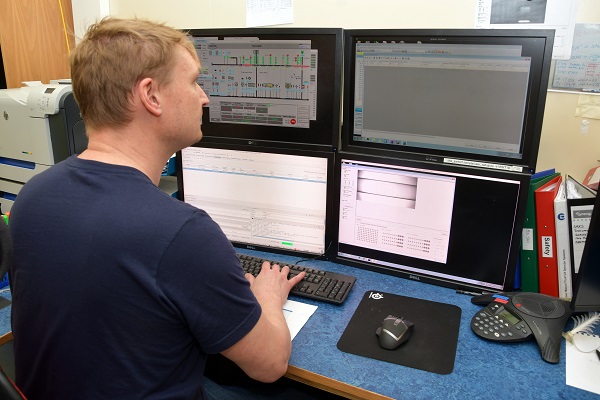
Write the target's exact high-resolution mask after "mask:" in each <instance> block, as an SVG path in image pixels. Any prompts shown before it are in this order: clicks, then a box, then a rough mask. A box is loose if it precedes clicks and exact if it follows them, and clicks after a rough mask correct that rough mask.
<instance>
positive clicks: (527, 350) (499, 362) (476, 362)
mask: <svg viewBox="0 0 600 400" xmlns="http://www.w3.org/2000/svg"><path fill="white" fill-rule="evenodd" d="M239 251H240V252H243V253H246V254H251V255H257V256H259V257H264V258H271V259H276V260H279V261H282V262H287V263H294V262H296V261H297V260H298V258H296V257H291V256H286V255H280V254H271V253H263V252H255V251H248V250H239ZM301 265H304V266H312V267H314V268H320V269H326V270H329V271H332V272H339V273H343V274H348V275H354V276H356V278H357V280H356V284H355V286H354V288H353V289H352V291H351V293H350V295H349V296H348V298H347V299H346V301H345V303H344V304H342V305H341V306H338V305H332V304H327V303H324V302H318V301H312V300H308V299H305V298H300V297H294V296H291V297H290V298H291V299H293V300H297V301H301V302H305V303H309V304H314V305H317V306H318V309H317V311H316V312H315V313H314V314H313V315H312V316H311V318H310V319H309V320H308V322H307V323H306V325H305V326H304V327H303V328H302V330H301V331H300V333H298V335H297V336H296V338H295V339H294V342H293V351H292V357H291V359H290V365H292V366H294V367H297V368H300V369H303V370H307V371H310V372H312V373H316V374H319V375H323V376H325V377H328V378H331V379H334V380H337V381H340V382H343V383H346V384H349V385H353V386H356V387H359V388H362V389H365V390H369V391H372V392H376V393H379V394H382V395H385V396H388V397H391V398H410V399H434V398H444V399H453V398H461V399H463V398H496V399H498V398H499V399H512V398H519V399H600V396H598V395H596V394H593V393H590V392H587V391H584V390H580V389H577V388H574V387H571V386H567V385H566V384H565V346H564V340H563V343H562V348H561V359H560V362H559V363H558V364H549V363H547V362H545V361H543V360H542V358H541V356H540V352H539V350H538V347H537V345H536V343H535V341H533V340H532V341H527V342H520V343H512V344H499V343H494V342H490V341H486V340H483V339H481V338H479V337H478V336H476V335H475V334H474V333H473V332H472V331H471V328H470V322H471V318H472V316H473V315H474V314H475V313H476V312H477V311H478V310H480V309H481V307H480V306H475V305H473V304H471V301H470V297H469V296H466V295H462V294H457V293H456V292H455V291H454V290H451V289H448V288H443V287H438V286H435V285H430V284H426V283H420V282H416V281H411V280H408V279H402V278H397V277H393V276H389V275H384V274H378V273H375V272H371V271H366V270H362V269H357V268H352V267H348V266H344V265H340V264H335V263H332V262H324V261H306V262H302V264H301ZM368 290H376V291H381V292H387V293H395V294H399V295H402V296H409V297H414V298H419V299H424V300H430V301H437V302H446V303H448V304H454V305H457V306H459V307H460V308H461V309H462V313H461V322H460V330H459V337H458V346H457V351H456V359H455V363H454V370H453V372H452V373H450V374H448V375H439V374H435V373H431V372H426V371H422V370H418V369H413V368H409V367H405V366H401V365H396V364H390V363H386V362H383V361H378V360H374V359H370V358H366V357H361V356H357V355H353V354H349V353H344V352H342V351H340V350H338V348H337V342H338V340H339V339H340V337H341V335H342V333H343V331H344V329H345V328H346V325H347V324H348V322H349V321H350V319H351V318H352V315H353V314H354V311H355V310H356V308H357V307H358V304H359V303H360V301H361V299H362V297H363V295H364V293H365V292H366V291H368ZM0 295H2V296H4V297H6V298H9V299H10V293H0ZM9 331H10V307H5V308H3V309H1V310H0V336H2V335H3V334H5V333H7V332H9ZM440 334H442V333H440Z"/></svg>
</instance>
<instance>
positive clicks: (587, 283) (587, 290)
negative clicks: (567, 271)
mask: <svg viewBox="0 0 600 400" xmlns="http://www.w3.org/2000/svg"><path fill="white" fill-rule="evenodd" d="M571 310H572V311H573V312H574V313H582V312H592V311H600V196H598V195H597V194H596V200H595V201H594V210H593V211H592V217H591V219H590V225H589V227H588V232H587V237H586V240H585V246H584V248H583V253H582V255H581V262H580V264H579V273H578V274H577V280H576V281H575V285H574V288H573V298H572V299H571Z"/></svg>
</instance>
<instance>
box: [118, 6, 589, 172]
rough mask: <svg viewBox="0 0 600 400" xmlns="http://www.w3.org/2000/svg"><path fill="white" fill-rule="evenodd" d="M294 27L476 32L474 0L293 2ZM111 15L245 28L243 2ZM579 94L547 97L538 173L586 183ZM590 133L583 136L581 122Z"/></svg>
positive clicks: (584, 13)
mask: <svg viewBox="0 0 600 400" xmlns="http://www.w3.org/2000/svg"><path fill="white" fill-rule="evenodd" d="M293 4H294V23H292V24H288V25H282V26H297V27H317V26H321V27H341V28H473V26H474V23H475V11H476V5H477V1H476V0H454V1H448V0H420V1H415V0H370V1H364V0H295V1H294V2H293ZM110 14H111V15H114V16H118V17H124V18H126V17H134V16H137V17H143V18H149V19H153V20H158V21H162V22H165V23H167V24H169V25H171V26H174V27H177V28H211V27H213V28H217V27H218V28H221V27H244V26H245V24H246V20H245V18H246V1H245V0H178V1H170V2H165V1H164V0H110ZM577 22H587V23H600V1H598V0H580V1H579V10H578V13H577ZM578 99H579V95H578V94H571V93H564V92H549V93H548V98H547V101H546V111H545V116H544V124H543V128H542V137H541V142H540V152H539V155H538V163H537V170H542V169H546V168H551V167H554V168H556V169H557V170H558V171H560V172H563V173H565V174H570V175H572V176H573V177H575V178H576V179H579V180H582V179H583V177H584V176H585V173H586V172H587V171H588V169H590V168H591V167H593V166H596V165H598V163H599V161H598V160H599V159H600V120H596V119H585V118H581V117H577V116H575V109H576V107H577V102H578ZM584 120H585V121H588V123H589V127H588V132H587V133H581V132H580V127H581V124H582V122H583V121H584Z"/></svg>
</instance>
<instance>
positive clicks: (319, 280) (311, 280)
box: [238, 254, 356, 304]
mask: <svg viewBox="0 0 600 400" xmlns="http://www.w3.org/2000/svg"><path fill="white" fill-rule="evenodd" d="M238 257H239V258H240V261H241V262H242V267H243V268H244V272H248V273H250V274H252V275H254V276H256V275H258V273H259V272H260V269H261V268H262V264H263V262H265V261H268V262H270V263H271V264H278V265H280V266H282V267H283V266H284V265H287V266H288V267H290V274H289V276H288V277H293V276H296V275H298V274H299V273H300V272H302V271H306V276H305V277H304V279H303V280H302V281H300V282H299V283H298V284H297V285H296V286H294V287H293V288H292V290H291V291H290V294H293V295H296V296H301V297H306V298H309V299H315V300H321V301H325V302H328V303H334V304H342V303H343V302H344V300H346V297H348V293H350V289H352V286H354V282H356V278H355V277H353V276H350V275H343V274H336V273H335V272H329V271H324V270H321V269H315V268H307V267H303V266H300V265H293V264H292V265H290V264H288V263H283V262H279V261H273V260H268V259H264V258H260V257H253V256H248V255H245V254H238Z"/></svg>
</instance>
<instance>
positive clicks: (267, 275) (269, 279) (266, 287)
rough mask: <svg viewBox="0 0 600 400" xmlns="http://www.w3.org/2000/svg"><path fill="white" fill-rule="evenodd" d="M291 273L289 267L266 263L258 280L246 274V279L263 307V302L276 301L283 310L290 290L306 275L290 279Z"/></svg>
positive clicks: (257, 277)
mask: <svg viewBox="0 0 600 400" xmlns="http://www.w3.org/2000/svg"><path fill="white" fill-rule="evenodd" d="M289 272H290V268H289V267H288V266H284V267H282V268H280V267H279V265H277V264H273V265H271V264H270V263H269V262H268V261H265V262H264V263H263V264H262V269H261V270H260V273H259V274H258V275H257V276H256V278H255V277H254V276H252V274H249V273H246V274H245V277H246V279H248V281H249V282H250V288H251V289H252V292H253V293H254V295H255V296H256V298H257V299H258V302H259V303H261V305H262V304H263V302H269V303H270V302H272V301H276V302H277V303H278V304H279V307H280V308H281V307H283V303H285V301H286V300H287V298H288V294H289V293H290V290H291V289H292V288H293V287H294V286H295V285H296V284H297V283H298V282H300V281H301V280H302V279H303V278H304V276H305V275H306V273H305V272H301V273H300V274H298V275H296V276H293V277H291V278H290V279H288V274H289Z"/></svg>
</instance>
